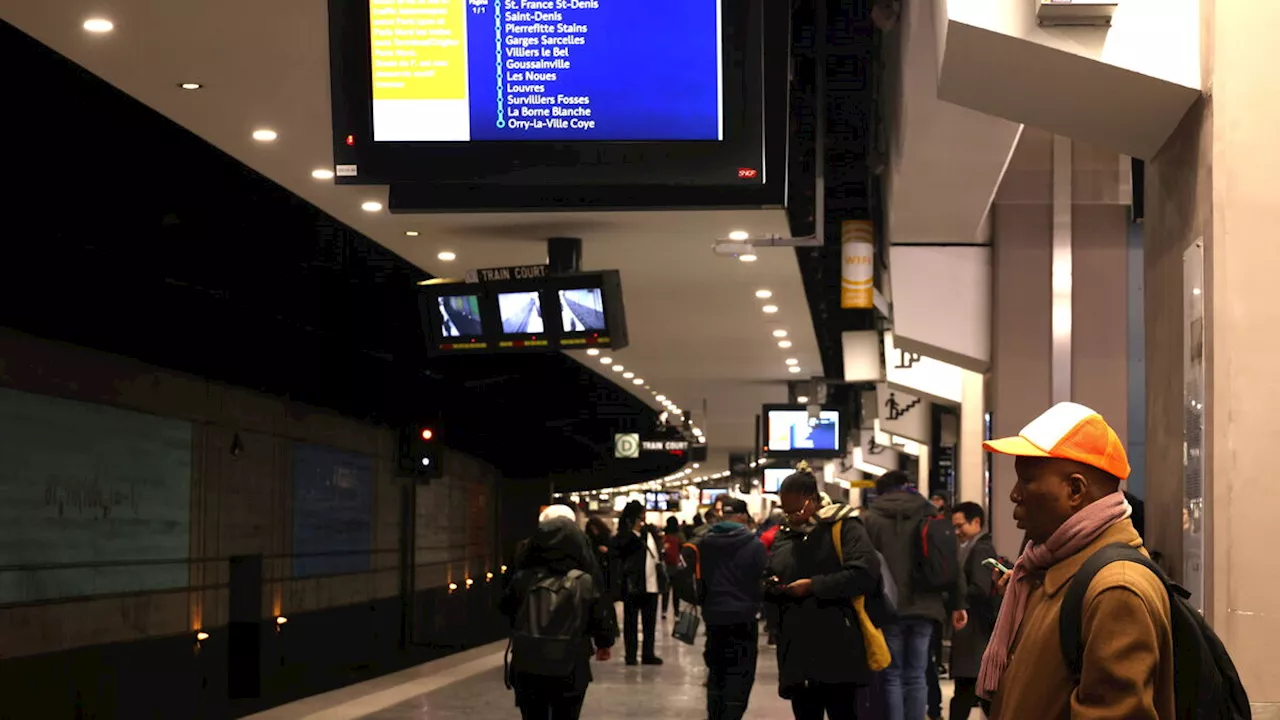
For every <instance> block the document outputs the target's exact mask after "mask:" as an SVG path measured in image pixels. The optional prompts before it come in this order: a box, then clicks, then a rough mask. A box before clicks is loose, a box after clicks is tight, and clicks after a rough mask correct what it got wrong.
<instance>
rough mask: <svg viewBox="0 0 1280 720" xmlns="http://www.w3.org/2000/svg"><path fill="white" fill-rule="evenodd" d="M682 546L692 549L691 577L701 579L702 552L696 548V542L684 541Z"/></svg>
mask: <svg viewBox="0 0 1280 720" xmlns="http://www.w3.org/2000/svg"><path fill="white" fill-rule="evenodd" d="M684 547H687V548H689V549H690V550H692V551H693V577H694V578H696V579H698V580H701V579H702V552H701V551H700V550H698V546H697V545H696V544H694V543H691V542H687V543H685V544H684Z"/></svg>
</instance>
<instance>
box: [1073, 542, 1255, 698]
mask: <svg viewBox="0 0 1280 720" xmlns="http://www.w3.org/2000/svg"><path fill="white" fill-rule="evenodd" d="M1113 562H1131V563H1137V564H1138V565H1141V566H1143V567H1145V568H1147V569H1148V570H1150V571H1151V572H1153V573H1155V576H1156V577H1157V578H1159V579H1160V582H1162V583H1164V586H1165V590H1166V591H1168V593H1169V610H1170V620H1171V621H1172V622H1171V625H1172V630H1173V675H1174V678H1173V682H1174V687H1175V688H1176V693H1177V698H1176V702H1175V710H1176V713H1175V716H1176V717H1177V718H1179V720H1249V719H1250V718H1252V717H1253V715H1252V713H1251V711H1250V710H1249V698H1248V696H1247V695H1245V692H1244V686H1243V685H1242V684H1241V683H1240V674H1239V673H1237V672H1236V666H1235V663H1233V662H1231V656H1230V655H1228V654H1227V649H1226V647H1224V646H1223V644H1222V640H1220V639H1219V638H1218V635H1217V633H1215V632H1214V631H1213V628H1211V627H1209V623H1208V622H1206V621H1205V619H1204V616H1203V615H1201V614H1200V611H1199V610H1197V609H1196V608H1195V607H1194V606H1193V605H1192V604H1191V603H1190V602H1189V600H1190V598H1191V593H1189V592H1187V591H1186V590H1184V589H1183V588H1182V587H1180V586H1178V585H1177V584H1176V583H1174V582H1173V581H1172V580H1170V579H1169V577H1168V576H1167V575H1165V574H1164V571H1163V570H1161V569H1160V567H1159V566H1158V565H1156V564H1155V563H1153V562H1151V560H1149V559H1147V557H1146V556H1144V555H1143V554H1142V553H1140V552H1138V551H1137V550H1135V549H1134V548H1132V547H1130V546H1129V545H1126V544H1124V543H1117V544H1115V545H1108V546H1106V547H1104V548H1102V549H1101V550H1099V551H1098V552H1096V553H1094V555H1093V557H1091V558H1089V559H1088V560H1086V561H1085V563H1084V565H1083V566H1082V567H1081V568H1080V571H1079V572H1077V573H1076V576H1075V578H1073V579H1072V580H1071V584H1070V585H1069V586H1068V587H1067V594H1066V595H1065V596H1064V597H1063V600H1062V614H1061V616H1060V617H1059V621H1058V635H1059V639H1060V640H1061V643H1062V654H1063V657H1064V659H1065V660H1066V661H1067V668H1069V669H1070V670H1071V672H1072V674H1074V675H1075V677H1076V679H1077V681H1079V678H1080V672H1081V666H1082V665H1083V663H1084V643H1083V642H1081V640H1082V638H1081V616H1082V615H1083V613H1084V595H1085V591H1086V590H1088V589H1089V583H1090V582H1092V581H1093V578H1094V576H1095V575H1097V574H1098V571H1100V570H1102V568H1104V567H1106V566H1107V565H1110V564H1111V563H1113Z"/></svg>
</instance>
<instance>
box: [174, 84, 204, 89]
mask: <svg viewBox="0 0 1280 720" xmlns="http://www.w3.org/2000/svg"><path fill="white" fill-rule="evenodd" d="M178 87H180V88H182V89H183V90H199V89H200V88H202V87H204V86H203V85H201V84H200V83H178Z"/></svg>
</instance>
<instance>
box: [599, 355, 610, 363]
mask: <svg viewBox="0 0 1280 720" xmlns="http://www.w3.org/2000/svg"><path fill="white" fill-rule="evenodd" d="M600 364H601V365H612V364H613V358H611V357H609V356H608V355H605V356H604V357H602V358H600Z"/></svg>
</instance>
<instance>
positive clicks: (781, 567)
mask: <svg viewBox="0 0 1280 720" xmlns="http://www.w3.org/2000/svg"><path fill="white" fill-rule="evenodd" d="M779 496H780V499H781V501H782V509H783V512H784V513H786V516H787V526H786V527H785V528H784V529H782V530H780V531H779V532H778V536H777V539H776V540H775V542H774V545H773V550H772V552H771V553H770V555H769V561H768V570H766V572H767V573H768V574H769V578H768V580H767V591H766V601H771V602H775V603H777V604H778V609H779V614H778V651H777V652H778V694H779V695H780V696H781V697H782V698H784V699H787V700H790V701H791V710H792V713H793V714H794V716H795V720H822V718H823V716H824V715H825V716H826V717H827V718H829V719H830V720H855V719H856V718H857V716H858V711H857V704H858V688H859V687H860V686H864V685H866V684H867V683H868V682H869V681H870V680H871V676H872V673H871V669H870V668H869V666H868V663H867V650H866V643H865V641H864V640H863V636H862V630H861V627H860V625H859V623H858V620H857V618H856V617H855V614H854V610H853V607H852V605H853V601H854V599H855V598H857V597H860V596H865V597H868V598H877V597H880V591H881V586H880V582H881V581H880V565H879V561H878V559H877V558H876V554H875V549H874V548H873V547H872V545H871V541H870V538H868V537H867V532H866V529H865V528H863V526H862V523H861V522H860V521H859V520H858V518H856V517H855V516H854V513H853V509H852V508H850V507H849V506H847V505H842V504H836V503H832V502H831V500H830V499H829V498H826V497H825V496H823V495H821V494H820V493H819V491H818V481H817V478H815V477H814V476H813V474H812V473H811V472H809V471H808V469H807V468H803V467H801V468H798V469H797V471H796V472H795V473H794V474H792V475H790V476H788V477H787V479H786V480H784V481H783V482H782V485H781V487H780V488H779ZM837 524H838V525H839V531H840V544H841V549H840V551H837V550H836V547H835V538H834V537H833V534H834V532H833V529H834V528H835V527H836V525H837ZM842 556H843V562H842V561H841V557H842Z"/></svg>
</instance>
